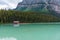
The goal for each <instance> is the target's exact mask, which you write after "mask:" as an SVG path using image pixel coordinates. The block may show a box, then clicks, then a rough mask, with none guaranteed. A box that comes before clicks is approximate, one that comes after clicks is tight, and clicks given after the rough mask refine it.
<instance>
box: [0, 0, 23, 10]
mask: <svg viewBox="0 0 60 40" xmlns="http://www.w3.org/2000/svg"><path fill="white" fill-rule="evenodd" d="M19 2H22V0H0V9H5V8H7V9H8V8H10V9H13V8H16V6H17V4H18V3H19Z"/></svg>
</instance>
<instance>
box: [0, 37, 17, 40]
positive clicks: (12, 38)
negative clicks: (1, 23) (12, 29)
mask: <svg viewBox="0 0 60 40" xmlns="http://www.w3.org/2000/svg"><path fill="white" fill-rule="evenodd" d="M0 40H17V39H16V38H14V37H10V38H8V37H5V38H0Z"/></svg>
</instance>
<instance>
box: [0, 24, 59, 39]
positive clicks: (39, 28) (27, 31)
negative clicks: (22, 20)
mask: <svg viewBox="0 0 60 40" xmlns="http://www.w3.org/2000/svg"><path fill="white" fill-rule="evenodd" d="M6 37H14V38H16V39H17V40H60V24H20V26H19V27H14V26H13V24H1V25H0V38H6Z"/></svg>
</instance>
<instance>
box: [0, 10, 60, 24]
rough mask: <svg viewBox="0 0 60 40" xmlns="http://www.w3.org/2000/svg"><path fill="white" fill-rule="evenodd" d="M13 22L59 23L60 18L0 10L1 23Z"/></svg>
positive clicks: (42, 13)
mask: <svg viewBox="0 0 60 40" xmlns="http://www.w3.org/2000/svg"><path fill="white" fill-rule="evenodd" d="M13 21H20V23H38V22H59V21H60V18H58V17H56V16H53V15H50V14H49V15H48V14H45V13H44V12H31V11H27V12H22V11H15V10H0V23H12V22H13Z"/></svg>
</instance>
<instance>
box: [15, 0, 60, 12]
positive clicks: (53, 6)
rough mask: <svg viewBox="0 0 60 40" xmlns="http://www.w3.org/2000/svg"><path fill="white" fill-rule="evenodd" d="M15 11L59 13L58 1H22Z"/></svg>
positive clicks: (59, 0)
mask: <svg viewBox="0 0 60 40" xmlns="http://www.w3.org/2000/svg"><path fill="white" fill-rule="evenodd" d="M16 10H20V11H43V10H45V11H46V10H48V11H55V12H57V13H60V0H23V1H22V2H20V3H18V5H17V7H16Z"/></svg>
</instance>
